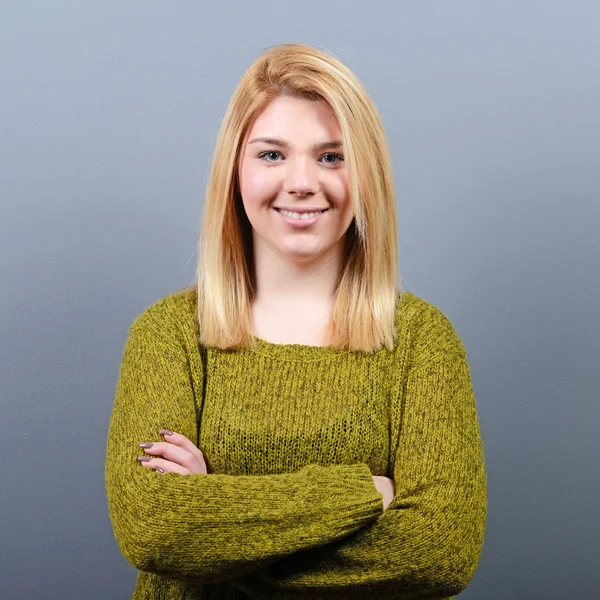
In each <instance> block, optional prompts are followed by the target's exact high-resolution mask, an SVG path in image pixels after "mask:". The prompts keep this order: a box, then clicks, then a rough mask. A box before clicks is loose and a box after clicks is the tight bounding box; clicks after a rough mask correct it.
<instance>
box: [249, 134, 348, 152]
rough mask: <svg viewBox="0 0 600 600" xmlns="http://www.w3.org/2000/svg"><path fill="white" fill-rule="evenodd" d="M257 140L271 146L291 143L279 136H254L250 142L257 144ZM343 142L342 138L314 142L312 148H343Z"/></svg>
mask: <svg viewBox="0 0 600 600" xmlns="http://www.w3.org/2000/svg"><path fill="white" fill-rule="evenodd" d="M256 142H263V143H264V144H269V145H271V146H279V147H280V148H289V147H290V145H289V144H288V143H287V142H284V141H283V140H279V139H277V138H269V137H259V138H254V139H253V140H251V141H249V142H248V144H249V145H250V144H255V143H256ZM342 146H343V143H342V141H341V140H332V141H331V142H321V143H320V144H314V145H313V147H312V150H331V149H333V148H341V147H342Z"/></svg>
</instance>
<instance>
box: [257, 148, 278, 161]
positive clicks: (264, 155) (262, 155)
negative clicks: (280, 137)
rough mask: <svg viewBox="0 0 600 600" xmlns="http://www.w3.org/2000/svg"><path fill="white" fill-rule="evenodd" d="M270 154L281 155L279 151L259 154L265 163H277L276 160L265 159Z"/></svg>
mask: <svg viewBox="0 0 600 600" xmlns="http://www.w3.org/2000/svg"><path fill="white" fill-rule="evenodd" d="M268 154H280V153H279V152H277V150H269V151H268V152H263V153H262V154H259V155H258V158H260V159H261V160H264V161H265V162H277V161H274V160H267V159H266V158H265V157H266V156H267V155H268Z"/></svg>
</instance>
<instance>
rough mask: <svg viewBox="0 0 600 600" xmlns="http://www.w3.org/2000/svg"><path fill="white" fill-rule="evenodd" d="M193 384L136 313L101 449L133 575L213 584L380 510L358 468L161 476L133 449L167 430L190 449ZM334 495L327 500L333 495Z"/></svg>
mask: <svg viewBox="0 0 600 600" xmlns="http://www.w3.org/2000/svg"><path fill="white" fill-rule="evenodd" d="M192 385H193V384H192V378H191V373H190V366H189V363H188V359H187V355H186V353H185V350H184V347H183V343H182V342H181V341H178V340H177V337H176V335H171V332H169V337H168V339H167V338H166V337H164V333H163V332H162V331H161V330H160V329H159V328H158V326H157V325H156V324H155V323H154V322H153V321H152V319H151V318H150V317H149V316H148V315H147V314H146V313H144V314H143V315H141V316H140V317H138V319H136V321H135V322H134V324H133V325H132V327H131V329H130V332H129V337H128V339H127V343H126V346H125V350H124V354H123V359H122V363H121V369H120V373H119V379H118V383H117V389H116V396H115V401H114V406H113V411H112V415H111V419H110V424H109V431H108V440H107V447H106V466H105V480H106V494H107V499H108V508H109V514H110V518H111V522H112V525H113V530H114V534H115V537H116V540H117V543H118V545H119V548H120V549H121V552H122V553H123V555H124V556H125V558H126V559H127V560H128V561H129V562H130V563H131V564H132V565H133V566H135V567H136V568H138V569H140V570H144V571H151V572H154V573H158V574H161V575H166V576H168V577H170V578H173V579H185V580H193V581H196V582H215V581H224V580H228V579H231V578H232V577H234V576H240V575H243V574H245V573H250V572H252V571H253V570H256V569H259V568H263V567H265V566H267V565H269V564H271V563H272V562H274V561H275V560H278V559H281V558H283V557H285V556H287V555H290V554H292V553H293V552H297V551H301V550H306V549H309V548H313V547H316V546H319V545H322V544H326V543H330V542H333V541H335V540H338V539H341V538H343V537H345V536H347V535H349V534H351V533H353V532H354V531H356V530H358V529H360V528H361V527H362V526H364V525H365V524H366V523H368V522H369V521H371V520H373V519H374V518H376V517H377V516H378V515H379V514H381V513H382V512H383V504H382V495H381V494H380V493H379V492H378V491H377V489H376V488H375V486H374V484H373V479H372V476H371V473H370V471H369V468H368V466H367V465H366V463H359V464H354V465H336V466H332V467H322V466H319V465H316V464H313V465H308V466H306V467H304V468H303V469H301V470H300V471H298V472H295V473H289V474H281V475H268V476H230V475H225V474H209V475H200V474H198V475H181V474H179V473H166V474H165V475H160V474H159V473H156V472H155V471H153V470H151V469H145V468H144V467H142V466H141V465H140V464H139V463H138V461H137V456H138V455H139V453H140V448H139V446H138V444H139V443H140V442H141V441H151V440H154V439H157V440H158V438H159V429H161V428H162V427H167V428H169V429H172V430H175V431H178V432H180V433H182V434H184V435H186V436H187V437H188V438H189V439H190V440H196V443H197V437H198V432H197V420H196V407H195V403H194V392H193V387H192ZM332 492H333V493H332Z"/></svg>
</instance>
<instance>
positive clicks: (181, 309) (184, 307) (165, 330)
mask: <svg viewBox="0 0 600 600" xmlns="http://www.w3.org/2000/svg"><path fill="white" fill-rule="evenodd" d="M196 298H197V295H196V292H195V290H193V289H191V288H184V289H181V290H177V291H176V292H172V293H170V294H168V295H166V296H163V297H162V298H160V299H159V300H157V301H155V302H154V303H152V304H151V305H150V306H148V307H147V308H146V309H145V310H144V311H142V312H141V313H140V314H139V315H138V316H137V317H136V318H135V320H134V321H133V323H132V324H131V331H136V332H148V333H154V334H155V335H158V336H160V337H162V338H163V339H165V340H173V341H174V340H177V339H181V338H182V337H186V336H187V335H188V334H193V335H197V331H198V326H197V301H196Z"/></svg>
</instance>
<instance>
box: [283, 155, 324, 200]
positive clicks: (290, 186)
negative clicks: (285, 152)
mask: <svg viewBox="0 0 600 600" xmlns="http://www.w3.org/2000/svg"><path fill="white" fill-rule="evenodd" d="M283 187H284V189H285V191H286V192H287V193H288V194H297V195H298V196H305V195H307V194H315V193H316V192H317V191H318V181H317V171H316V166H315V165H313V164H312V159H310V158H306V157H302V156H298V157H296V158H294V159H292V160H290V161H289V162H288V164H287V168H286V173H285V181H284V186H283Z"/></svg>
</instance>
